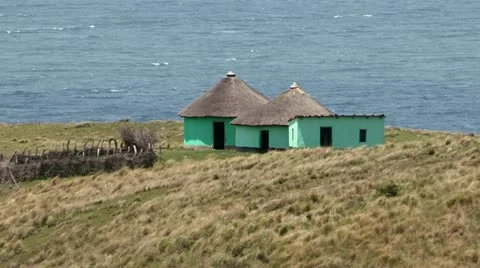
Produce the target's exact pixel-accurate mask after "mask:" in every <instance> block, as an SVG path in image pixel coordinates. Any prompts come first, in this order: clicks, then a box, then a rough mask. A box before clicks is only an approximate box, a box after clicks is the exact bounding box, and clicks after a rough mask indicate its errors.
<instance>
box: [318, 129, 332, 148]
mask: <svg viewBox="0 0 480 268" xmlns="http://www.w3.org/2000/svg"><path fill="white" fill-rule="evenodd" d="M320 146H322V147H330V146H332V128H331V127H321V128H320Z"/></svg>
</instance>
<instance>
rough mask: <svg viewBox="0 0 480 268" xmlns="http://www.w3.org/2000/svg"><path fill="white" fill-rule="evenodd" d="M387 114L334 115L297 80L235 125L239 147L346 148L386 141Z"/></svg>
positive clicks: (239, 118) (259, 148)
mask: <svg viewBox="0 0 480 268" xmlns="http://www.w3.org/2000/svg"><path fill="white" fill-rule="evenodd" d="M383 117H384V116H383V115H380V116H375V115H370V116H366V115H365V116H355V115H352V116H346V115H337V114H334V113H333V112H332V111H330V110H329V109H327V108H326V107H324V106H323V105H322V104H320V103H319V102H317V101H316V100H314V99H313V98H311V97H310V96H309V95H308V94H307V93H306V92H305V91H304V90H303V89H302V88H300V87H299V86H298V85H297V84H296V83H293V84H292V85H291V86H290V88H289V89H288V90H286V91H285V92H283V93H282V94H280V95H279V96H277V97H276V98H275V99H273V100H271V101H270V102H268V103H267V104H264V105H262V106H261V107H259V108H257V109H255V110H253V111H252V112H249V113H246V114H243V115H241V116H239V117H237V118H236V119H235V120H233V121H232V125H235V126H236V146H237V149H239V150H260V151H267V150H269V149H286V148H289V147H292V148H299V147H318V146H334V147H337V148H345V147H356V146H359V145H362V144H366V145H375V144H381V143H383V134H384V130H383V129H384V120H383ZM373 118H380V119H381V120H373ZM369 119H371V120H369ZM367 133H368V139H367ZM359 135H360V136H359Z"/></svg>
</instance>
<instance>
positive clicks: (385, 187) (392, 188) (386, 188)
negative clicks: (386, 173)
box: [376, 181, 399, 197]
mask: <svg viewBox="0 0 480 268" xmlns="http://www.w3.org/2000/svg"><path fill="white" fill-rule="evenodd" d="M376 191H377V195H378V196H381V195H383V196H386V197H394V196H397V195H398V191H399V189H398V186H397V185H396V184H395V183H394V182H393V181H390V182H388V183H384V184H381V185H378V186H377V187H376Z"/></svg>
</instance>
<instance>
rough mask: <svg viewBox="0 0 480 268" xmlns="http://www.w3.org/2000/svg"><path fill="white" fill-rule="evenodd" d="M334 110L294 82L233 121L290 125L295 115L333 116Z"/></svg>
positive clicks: (257, 124) (261, 124) (249, 123)
mask: <svg viewBox="0 0 480 268" xmlns="http://www.w3.org/2000/svg"><path fill="white" fill-rule="evenodd" d="M331 115H334V113H333V112H332V111H330V110H329V109H328V108H326V107H324V106H323V105H322V104H320V103H319V102H318V101H316V100H315V99H313V98H312V97H310V96H309V95H308V94H307V93H306V92H305V91H304V90H303V89H302V88H300V87H299V86H298V85H297V84H296V83H294V84H293V85H292V86H290V88H289V89H288V90H286V91H284V92H282V93H281V94H280V95H278V96H277V97H276V98H275V99H273V100H271V101H269V102H268V103H266V104H264V105H262V106H260V107H259V108H257V109H255V110H253V111H251V112H248V113H245V114H243V115H241V116H239V117H237V118H236V119H234V120H233V121H232V124H234V125H245V126H288V121H290V120H292V119H294V118H295V117H310V116H331Z"/></svg>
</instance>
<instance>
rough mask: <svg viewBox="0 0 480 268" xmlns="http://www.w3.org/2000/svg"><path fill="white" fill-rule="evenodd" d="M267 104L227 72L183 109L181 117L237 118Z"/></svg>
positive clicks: (255, 92)
mask: <svg viewBox="0 0 480 268" xmlns="http://www.w3.org/2000/svg"><path fill="white" fill-rule="evenodd" d="M267 102H268V98H267V97H265V96H264V95H262V94H261V93H260V92H258V91H256V90H255V89H254V88H252V87H250V86H249V85H248V84H247V83H245V82H244V81H242V80H241V79H239V78H238V77H237V76H236V75H235V73H233V72H228V73H227V76H226V77H225V78H223V79H222V80H221V81H220V82H219V83H218V84H216V85H215V86H214V87H213V88H211V89H210V90H208V91H207V92H206V93H205V94H203V95H202V96H200V97H199V98H197V99H196V100H195V101H194V102H192V103H191V104H190V105H188V106H187V107H185V108H184V109H183V110H182V111H181V112H180V113H179V115H180V116H181V117H207V116H209V117H237V116H239V115H240V114H242V113H245V111H251V110H253V109H256V108H258V107H259V106H260V105H263V104H265V103H267Z"/></svg>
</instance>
